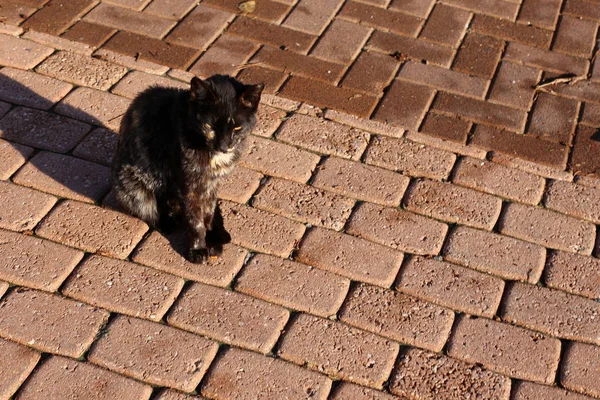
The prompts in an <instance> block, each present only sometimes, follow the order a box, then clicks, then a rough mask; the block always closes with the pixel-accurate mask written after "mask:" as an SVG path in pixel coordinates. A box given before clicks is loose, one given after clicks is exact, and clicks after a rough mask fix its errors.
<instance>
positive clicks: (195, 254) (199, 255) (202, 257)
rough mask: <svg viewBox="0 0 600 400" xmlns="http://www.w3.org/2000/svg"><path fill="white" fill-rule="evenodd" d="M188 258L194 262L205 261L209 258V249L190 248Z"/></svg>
mask: <svg viewBox="0 0 600 400" xmlns="http://www.w3.org/2000/svg"><path fill="white" fill-rule="evenodd" d="M186 258H187V260H188V261H189V262H192V263H194V264H200V263H203V262H204V261H206V259H207V258H208V249H207V248H200V249H189V250H188V253H187V257H186Z"/></svg>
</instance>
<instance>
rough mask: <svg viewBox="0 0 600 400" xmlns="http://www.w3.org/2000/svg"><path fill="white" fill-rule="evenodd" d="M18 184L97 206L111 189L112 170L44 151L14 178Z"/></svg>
mask: <svg viewBox="0 0 600 400" xmlns="http://www.w3.org/2000/svg"><path fill="white" fill-rule="evenodd" d="M13 180H14V182H15V183H17V184H19V185H22V186H28V187H31V188H34V189H38V190H42V191H44V192H48V193H52V194H54V195H57V196H60V197H66V198H70V199H75V200H80V201H84V202H87V203H93V202H96V201H98V200H100V199H101V198H102V197H103V196H104V195H105V194H106V193H108V190H109V189H110V170H109V169H108V168H107V167H105V166H103V165H98V164H94V163H91V162H89V161H84V160H80V159H78V158H75V157H71V156H65V155H61V154H55V153H50V152H45V151H44V152H40V153H38V154H37V155H35V156H34V157H33V158H32V159H31V160H29V162H28V163H27V164H25V166H24V167H23V168H21V170H20V171H19V172H18V173H17V174H16V175H15V177H14V178H13Z"/></svg>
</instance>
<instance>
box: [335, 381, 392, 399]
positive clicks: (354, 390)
mask: <svg viewBox="0 0 600 400" xmlns="http://www.w3.org/2000/svg"><path fill="white" fill-rule="evenodd" d="M330 399H331V400H397V397H394V396H392V395H391V394H387V393H385V392H380V391H379V390H374V389H369V388H366V387H364V386H360V385H354V384H352V383H348V382H342V381H340V382H339V384H338V385H337V386H336V387H335V389H334V390H333V392H332V393H331V397H330Z"/></svg>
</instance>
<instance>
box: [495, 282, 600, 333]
mask: <svg viewBox="0 0 600 400" xmlns="http://www.w3.org/2000/svg"><path fill="white" fill-rule="evenodd" d="M599 318H600V304H598V303H597V302H596V301H594V300H589V299H584V298H582V297H579V296H574V295H572V294H568V293H565V292H562V291H559V290H554V289H548V288H543V287H540V286H534V285H527V284H524V283H518V282H517V283H515V284H514V285H510V286H508V288H507V289H506V293H505V295H504V302H503V303H502V319H503V320H504V321H507V322H510V323H513V324H515V325H520V326H523V327H526V328H529V329H534V330H537V331H541V332H544V333H546V334H548V335H552V336H555V337H560V338H564V339H570V340H576V341H580V342H588V343H594V344H600V328H599V327H598V319H599Z"/></svg>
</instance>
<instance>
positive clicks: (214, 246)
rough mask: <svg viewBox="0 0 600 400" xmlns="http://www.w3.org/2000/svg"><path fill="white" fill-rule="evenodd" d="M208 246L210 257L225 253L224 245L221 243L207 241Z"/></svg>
mask: <svg viewBox="0 0 600 400" xmlns="http://www.w3.org/2000/svg"><path fill="white" fill-rule="evenodd" d="M207 246H208V256H209V257H211V258H212V257H220V256H221V254H223V245H222V244H221V243H207Z"/></svg>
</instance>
